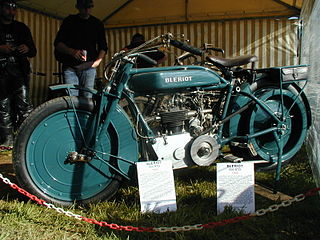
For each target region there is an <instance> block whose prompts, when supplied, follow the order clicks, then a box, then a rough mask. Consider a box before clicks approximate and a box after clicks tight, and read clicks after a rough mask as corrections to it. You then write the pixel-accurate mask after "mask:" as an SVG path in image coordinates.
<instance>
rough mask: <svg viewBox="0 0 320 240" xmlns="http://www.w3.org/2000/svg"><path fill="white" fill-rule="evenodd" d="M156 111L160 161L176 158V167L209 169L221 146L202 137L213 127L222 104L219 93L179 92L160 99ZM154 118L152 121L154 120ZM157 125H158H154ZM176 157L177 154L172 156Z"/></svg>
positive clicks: (154, 126) (154, 128) (212, 139)
mask: <svg viewBox="0 0 320 240" xmlns="http://www.w3.org/2000/svg"><path fill="white" fill-rule="evenodd" d="M155 99H157V101H156V104H155V105H156V107H154V108H153V110H152V115H153V117H151V116H150V115H149V117H148V119H153V120H156V121H153V124H150V122H149V125H151V126H153V127H152V128H153V130H154V131H156V132H157V133H158V137H157V141H156V144H154V145H153V147H154V149H155V150H156V152H157V155H158V157H159V158H160V159H168V160H169V159H174V160H175V161H174V162H173V166H174V168H181V167H185V166H191V165H194V164H196V165H199V166H208V165H210V164H212V163H213V162H214V161H215V160H216V158H217V156H218V155H219V149H220V145H219V143H218V141H217V140H216V139H215V138H213V137H212V136H210V135H201V133H202V132H203V131H205V130H206V129H208V128H211V127H212V124H213V121H214V116H215V114H217V113H215V114H214V113H213V109H219V108H217V104H219V101H218V99H219V98H218V97H217V94H216V93H215V92H210V93H208V92H205V93H203V92H194V93H179V94H173V95H165V96H157V97H156V98H155ZM150 117H151V118H150ZM154 122H156V124H154ZM172 154H173V155H172Z"/></svg>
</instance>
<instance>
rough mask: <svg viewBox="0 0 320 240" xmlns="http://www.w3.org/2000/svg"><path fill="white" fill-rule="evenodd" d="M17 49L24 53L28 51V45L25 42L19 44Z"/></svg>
mask: <svg viewBox="0 0 320 240" xmlns="http://www.w3.org/2000/svg"><path fill="white" fill-rule="evenodd" d="M17 50H18V52H19V53H21V54H26V53H28V52H29V47H28V46H27V45H25V44H21V45H20V46H19V47H17Z"/></svg>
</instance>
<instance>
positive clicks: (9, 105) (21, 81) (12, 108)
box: [0, 63, 32, 144]
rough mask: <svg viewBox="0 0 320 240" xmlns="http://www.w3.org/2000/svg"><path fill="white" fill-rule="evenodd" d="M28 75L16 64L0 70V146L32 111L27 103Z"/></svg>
mask: <svg viewBox="0 0 320 240" xmlns="http://www.w3.org/2000/svg"><path fill="white" fill-rule="evenodd" d="M28 82H29V75H27V74H24V73H23V72H22V71H21V68H20V66H19V65H18V64H15V63H10V64H7V65H6V66H5V67H2V68H0V144H3V143H6V141H8V140H11V139H10V138H12V133H13V130H14V129H17V128H18V127H19V126H20V124H21V123H22V122H23V120H24V119H25V118H26V117H27V116H28V114H29V113H30V112H31V110H32V106H31V104H30V103H29V90H28Z"/></svg>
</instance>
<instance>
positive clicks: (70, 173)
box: [26, 107, 138, 201]
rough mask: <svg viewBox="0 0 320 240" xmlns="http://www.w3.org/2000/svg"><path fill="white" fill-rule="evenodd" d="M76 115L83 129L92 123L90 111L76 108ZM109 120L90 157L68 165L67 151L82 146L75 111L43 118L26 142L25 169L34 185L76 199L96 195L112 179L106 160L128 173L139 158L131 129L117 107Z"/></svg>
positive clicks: (66, 197) (69, 199) (51, 193)
mask: <svg viewBox="0 0 320 240" xmlns="http://www.w3.org/2000/svg"><path fill="white" fill-rule="evenodd" d="M77 115H78V119H79V122H80V125H81V129H82V130H83V131H84V132H85V131H86V130H88V129H89V128H90V126H91V122H90V118H91V113H90V112H87V111H77ZM110 121H111V125H110V126H109V128H108V131H107V132H105V133H104V134H103V135H102V136H100V137H101V141H99V144H98V145H97V146H96V156H95V157H94V158H93V160H92V161H90V162H89V163H81V162H78V163H75V164H67V163H65V160H66V158H67V155H68V153H70V152H72V151H80V149H79V148H80V147H82V146H83V143H82V140H81V133H80V130H79V126H78V122H77V119H76V118H75V114H74V112H73V110H72V109H70V110H65V111H59V112H56V113H54V114H52V115H50V116H48V117H47V118H45V119H44V120H43V121H42V122H41V123H40V124H39V125H38V126H37V127H36V128H35V129H34V131H33V133H32V135H31V136H30V139H29V141H28V144H27V153H26V154H27V156H26V157H27V159H28V163H27V169H28V171H29V173H30V175H31V177H32V179H33V182H34V184H35V185H36V186H37V187H38V188H40V189H41V191H43V192H44V193H46V194H47V195H49V196H50V197H52V198H56V199H59V200H62V201H75V200H83V199H87V198H90V197H93V196H95V195H97V194H98V193H100V192H101V191H103V190H104V189H105V188H106V187H107V186H108V184H109V183H110V182H111V181H112V178H113V177H114V172H115V171H114V170H113V169H112V168H110V167H109V166H108V164H106V162H108V163H109V164H112V165H113V166H116V167H118V169H119V170H120V171H121V172H123V173H124V174H126V175H129V171H130V169H131V167H133V163H134V162H136V161H138V148H137V142H136V141H137V137H136V135H135V131H134V128H133V126H132V125H131V123H130V121H129V119H128V118H127V116H126V114H125V113H124V112H123V110H122V109H121V108H120V107H118V108H117V110H116V111H115V112H114V113H113V114H112V117H111V120H110ZM108 153H111V154H112V155H114V156H117V157H113V156H110V155H108ZM48 159H49V161H48ZM101 159H104V161H106V162H104V161H102V160H101ZM122 159H124V160H122ZM130 161H131V162H130Z"/></svg>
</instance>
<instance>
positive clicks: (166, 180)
mask: <svg viewBox="0 0 320 240" xmlns="http://www.w3.org/2000/svg"><path fill="white" fill-rule="evenodd" d="M137 172H138V183H139V193H140V205H141V212H155V213H163V212H167V211H176V210H177V203H176V191H175V186H174V177H173V170H172V162H171V161H149V162H138V163H137Z"/></svg>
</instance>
